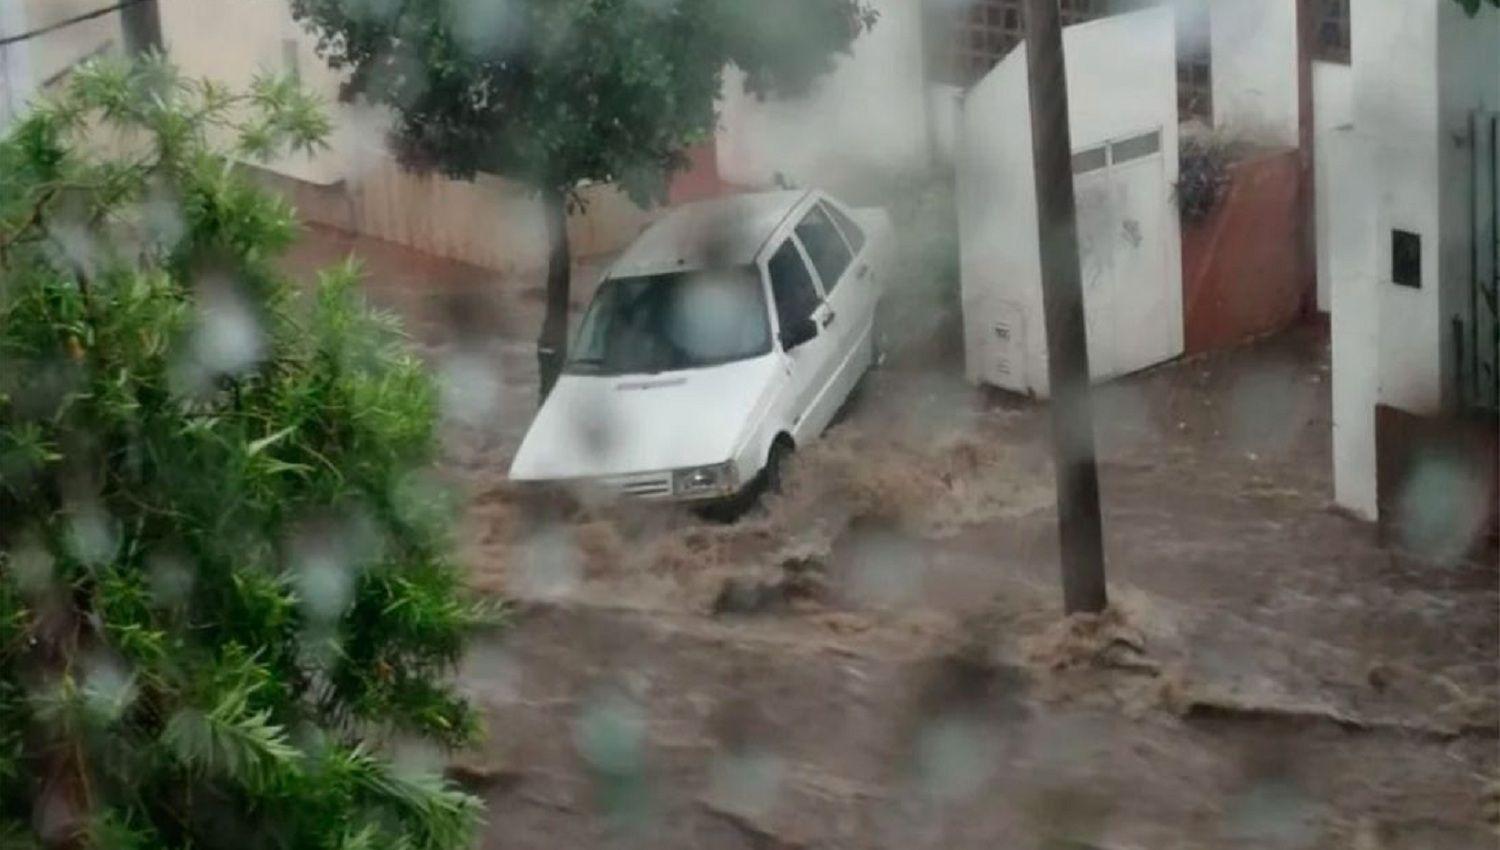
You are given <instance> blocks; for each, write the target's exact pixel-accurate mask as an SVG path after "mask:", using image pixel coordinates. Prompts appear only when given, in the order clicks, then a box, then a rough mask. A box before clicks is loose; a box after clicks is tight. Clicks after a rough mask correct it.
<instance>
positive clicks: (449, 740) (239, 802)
mask: <svg viewBox="0 0 1500 850" xmlns="http://www.w3.org/2000/svg"><path fill="white" fill-rule="evenodd" d="M327 129H328V127H327V124H326V121H325V119H324V118H323V117H322V115H321V112H320V110H319V108H318V106H317V104H315V103H314V102H312V101H311V100H310V99H309V98H308V97H307V96H306V95H304V94H303V93H302V92H300V91H299V90H298V89H297V87H296V86H295V84H294V83H292V82H291V81H289V80H282V79H270V78H266V79H261V80H258V81H257V82H256V83H255V84H254V85H253V86H252V87H251V88H250V90H249V91H248V92H244V93H235V92H230V91H228V90H226V89H224V88H222V87H219V86H217V85H214V84H212V83H207V82H196V81H190V80H186V79H182V78H180V77H179V76H178V75H177V73H176V72H175V70H174V69H173V68H172V67H171V66H170V65H168V64H167V63H166V62H164V61H161V60H152V61H147V62H145V63H143V64H140V65H137V66H133V67H132V66H124V65H115V64H101V63H96V64H92V65H89V66H86V67H85V68H83V69H82V70H80V71H78V72H77V73H76V74H75V75H74V76H73V77H72V78H71V79H70V81H69V82H68V84H67V87H66V90H65V91H64V92H63V93H62V94H61V95H60V96H59V97H57V98H56V99H55V100H53V101H50V102H47V103H43V104H40V105H38V106H37V107H36V108H35V109H34V110H33V111H32V112H30V113H29V114H28V115H27V116H26V117H24V118H23V119H22V120H21V121H20V122H19V123H18V124H17V125H16V126H14V127H13V128H12V130H11V131H10V133H9V134H8V135H7V136H6V137H4V138H3V140H0V845H3V846H6V847H11V846H17V847H27V846H65V847H80V846H83V847H101V848H102V847H109V848H128V847H152V848H158V847H181V848H188V847H194V848H214V847H225V848H230V847H233V848H259V847H266V848H271V847H277V848H280V847H299V848H300V847H309V848H336V847H342V848H354V847H371V848H375V847H379V848H390V847H410V848H443V850H447V848H458V847H464V846H467V844H468V841H469V838H470V835H471V833H472V830H473V827H474V825H475V821H476V816H477V803H476V801H475V800H474V799H472V798H471V797H469V796H467V795H465V794H463V793H461V792H459V791H457V790H454V789H452V788H450V787H447V786H446V785H445V784H444V783H443V782H442V781H441V780H440V779H438V778H435V777H433V776H424V775H414V774H409V773H408V772H406V771H403V770H400V769H397V768H396V767H395V766H393V765H392V764H391V763H390V762H389V761H388V760H387V759H386V758H385V757H384V756H382V755H380V753H381V752H382V747H383V744H384V742H386V741H388V740H391V739H393V738H396V737H400V738H402V739H408V738H409V739H417V740H420V739H427V740H431V741H435V742H437V743H439V744H445V745H457V744H461V743H463V742H465V741H468V740H470V739H471V738H472V737H473V736H474V735H475V733H476V730H477V720H476V717H475V715H474V713H473V711H472V710H471V709H470V708H469V707H468V706H467V705H466V704H465V702H464V701H463V700H462V699H461V698H460V697H459V696H458V695H457V694H456V693H455V692H454V691H453V690H452V689H451V687H450V686H449V685H448V684H447V683H446V679H447V676H448V674H449V673H450V672H451V670H452V668H453V666H454V664H455V663H456V662H457V660H458V659H459V656H460V652H461V650H462V646H463V637H464V635H465V634H466V633H467V632H468V631H469V630H470V629H472V628H473V627H475V626H476V625H478V624H480V623H481V622H484V621H486V620H487V619H489V617H490V615H489V614H488V613H487V612H486V611H485V610H484V609H481V608H480V607H478V606H476V605H475V604H473V603H470V602H467V601H465V600H464V597H463V593H462V589H461V587H460V576H459V573H458V571H457V569H456V567H455V566H454V565H453V563H452V562H451V561H450V554H449V553H450V550H451V543H450V538H449V527H448V520H447V517H446V514H445V513H444V512H443V511H441V510H438V511H434V510H433V504H434V503H433V499H434V498H435V496H434V495H433V491H432V488H431V486H430V485H429V483H428V481H427V478H426V475H427V472H426V470H427V469H428V468H429V466H430V464H431V462H432V459H433V453H434V449H435V446H434V417H435V410H434V408H435V393H434V389H433V386H432V384H431V383H430V381H429V380H428V377H427V376H426V374H425V373H424V371H423V369H422V367H421V365H420V364H419V362H418V361H417V360H416V359H415V358H414V357H413V356H412V355H411V354H410V353H409V352H408V351H407V348H406V346H405V345H404V342H403V339H402V337H401V336H400V334H399V331H398V328H397V327H396V324H395V322H394V321H393V320H392V319H391V318H390V317H388V316H384V315H381V314H378V313H375V312H372V311H371V310H370V309H368V308H367V307H365V306H364V305H363V304H362V303H361V302H360V301H359V300H358V298H357V297H356V294H355V291H354V285H355V282H356V279H357V275H358V271H357V269H356V268H355V267H354V266H353V265H352V263H351V264H345V265H343V266H341V267H339V268H336V269H333V270H331V271H329V272H327V273H325V274H324V275H322V277H321V278H320V279H319V280H318V281H316V282H315V283H314V284H313V285H312V286H310V287H298V286H296V285H294V284H293V282H292V281H290V280H288V279H287V278H286V277H285V276H284V275H283V274H282V273H281V272H280V271H279V270H278V266H277V265H276V261H277V258H278V255H279V254H280V253H281V252H282V250H283V249H285V248H286V247H287V246H288V245H289V244H290V243H291V242H292V240H293V239H294V238H295V233H296V224H295V221H294V218H293V213H292V210H291V209H290V208H289V207H288V206H287V205H286V204H285V203H284V202H282V201H280V200H279V199H276V198H274V197H271V196H269V195H267V194H265V193H263V192H261V191H258V190H257V189H256V188H255V187H254V186H253V185H252V184H251V183H250V182H248V180H247V179H246V177H245V176H244V174H243V173H242V171H241V169H240V168H239V167H238V166H237V165H236V161H237V159H239V158H249V157H263V156H271V155H275V154H278V153H280V152H283V151H286V150H288V149H298V150H312V149H315V148H316V147H317V146H318V145H319V144H320V142H321V139H322V137H323V135H324V134H325V133H326V132H327Z"/></svg>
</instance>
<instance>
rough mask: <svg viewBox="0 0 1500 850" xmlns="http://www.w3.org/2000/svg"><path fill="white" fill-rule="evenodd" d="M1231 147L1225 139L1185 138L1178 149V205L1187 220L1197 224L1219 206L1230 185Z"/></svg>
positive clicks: (1184, 220)
mask: <svg viewBox="0 0 1500 850" xmlns="http://www.w3.org/2000/svg"><path fill="white" fill-rule="evenodd" d="M1230 161H1231V157H1230V152H1229V148H1228V146H1227V145H1225V144H1224V143H1222V142H1219V141H1215V140H1205V139H1198V138H1184V139H1183V141H1182V145H1181V147H1180V149H1179V153H1178V177H1177V185H1176V195H1177V209H1178V212H1179V213H1180V214H1181V215H1182V221H1183V223H1185V224H1197V223H1198V222H1201V221H1203V220H1204V219H1206V218H1208V217H1209V215H1210V214H1212V213H1213V211H1214V210H1215V209H1217V208H1218V206H1219V201H1220V200H1222V199H1223V197H1224V194H1225V193H1226V192H1227V191H1228V189H1229V163H1230Z"/></svg>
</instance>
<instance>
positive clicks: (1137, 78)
mask: <svg viewBox="0 0 1500 850" xmlns="http://www.w3.org/2000/svg"><path fill="white" fill-rule="evenodd" d="M1063 51H1064V55H1065V58H1066V65H1067V76H1068V98H1069V102H1068V107H1069V110H1068V111H1069V119H1070V123H1071V125H1072V135H1073V150H1074V154H1073V172H1074V187H1075V193H1076V196H1077V200H1078V242H1079V255H1080V257H1079V259H1080V264H1081V270H1082V274H1083V288H1084V312H1085V315H1086V318H1087V321H1088V343H1089V364H1090V368H1091V370H1092V372H1093V376H1094V378H1095V379H1103V378H1109V377H1113V376H1116V375H1121V374H1126V373H1129V372H1134V371H1137V370H1140V369H1144V368H1146V367H1148V366H1152V365H1154V364H1157V363H1160V362H1163V361H1165V360H1169V359H1171V358H1173V357H1176V356H1178V355H1179V354H1181V353H1182V350H1183V322H1182V259H1181V255H1180V248H1181V236H1180V232H1179V222H1178V215H1177V206H1176V203H1175V202H1174V196H1173V186H1174V185H1175V184H1176V182H1177V168H1178V160H1177V133H1178V126H1177V83H1176V81H1177V72H1176V65H1177V62H1176V48H1175V41H1174V29H1173V18H1172V13H1171V10H1169V9H1166V8H1156V9H1148V10H1145V11H1141V12H1134V13H1130V14H1126V15H1116V16H1112V17H1109V18H1104V19H1101V20H1096V21H1090V22H1088V23H1083V24H1076V25H1074V26H1070V27H1067V28H1066V29H1065V30H1064V31H1063ZM1035 180H1036V178H1035V173H1034V167H1033V153H1032V139H1031V110H1030V105H1029V102H1028V89H1027V69H1026V45H1024V44H1022V45H1021V46H1020V47H1017V48H1016V49H1015V50H1014V51H1013V52H1012V53H1011V54H1010V56H1008V57H1006V59H1005V60H1004V61H1002V62H1001V63H1000V66H999V67H998V68H996V69H995V70H994V71H993V72H992V73H991V74H990V75H989V76H987V77H985V78H984V80H983V81H981V82H980V83H979V85H977V86H975V87H974V89H973V90H972V91H971V92H970V93H969V96H968V99H967V102H966V106H965V114H964V123H963V133H962V137H961V142H960V145H959V165H958V206H959V229H960V241H961V244H962V262H961V267H962V279H963V286H962V289H963V313H964V339H965V354H966V357H965V361H966V364H967V365H966V369H967V372H968V376H969V378H970V380H972V381H974V382H976V383H986V384H990V385H993V386H998V387H1001V388H1004V389H1008V390H1012V391H1014V392H1020V393H1026V394H1034V395H1040V396H1046V395H1047V394H1048V389H1049V388H1048V384H1047V340H1046V327H1045V322H1044V321H1043V313H1042V280H1041V278H1042V269H1041V255H1040V248H1039V245H1038V230H1037V228H1038V225H1037V209H1036V183H1035Z"/></svg>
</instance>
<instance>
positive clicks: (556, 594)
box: [507, 525, 583, 599]
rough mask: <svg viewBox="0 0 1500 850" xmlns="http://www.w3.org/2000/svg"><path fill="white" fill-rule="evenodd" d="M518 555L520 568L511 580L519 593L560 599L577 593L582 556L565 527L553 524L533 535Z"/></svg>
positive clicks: (537, 597) (517, 562)
mask: <svg viewBox="0 0 1500 850" xmlns="http://www.w3.org/2000/svg"><path fill="white" fill-rule="evenodd" d="M517 555H518V557H517V559H516V564H515V565H516V570H515V571H514V572H513V573H512V574H511V575H510V576H509V577H508V578H509V580H508V581H507V585H508V587H509V588H510V590H511V592H513V593H515V594H516V595H517V596H520V597H523V598H534V599H558V598H562V597H565V596H568V595H570V594H572V593H574V592H575V591H576V590H577V589H578V587H579V585H580V584H581V583H582V581H583V560H582V555H581V553H580V552H579V551H578V545H577V542H576V541H575V540H574V538H573V533H572V532H571V531H570V530H569V529H568V528H566V527H564V526H561V525H553V526H549V527H547V528H544V529H543V530H542V531H540V532H538V533H536V534H534V535H532V536H531V537H530V538H528V539H527V540H526V541H525V542H524V543H523V544H522V546H521V547H520V549H519V551H518V553H517Z"/></svg>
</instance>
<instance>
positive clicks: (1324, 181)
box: [1312, 62, 1354, 313]
mask: <svg viewBox="0 0 1500 850" xmlns="http://www.w3.org/2000/svg"><path fill="white" fill-rule="evenodd" d="M1312 71H1313V133H1314V142H1313V151H1314V163H1313V175H1314V180H1313V183H1314V196H1315V203H1314V206H1315V207H1316V211H1315V217H1316V227H1317V239H1318V245H1319V246H1324V245H1328V244H1329V240H1330V239H1331V237H1332V234H1331V232H1330V231H1331V228H1332V216H1333V210H1332V206H1333V202H1334V198H1333V191H1334V189H1333V186H1334V183H1333V179H1332V173H1333V169H1334V167H1335V154H1334V153H1333V148H1335V147H1338V146H1339V145H1340V144H1341V140H1340V137H1339V135H1338V134H1339V133H1340V131H1342V130H1345V129H1348V128H1350V127H1353V126H1354V71H1353V69H1352V68H1350V66H1348V65H1343V64H1340V63H1337V62H1314V63H1313V67H1312ZM1332 293H1333V270H1332V268H1330V254H1329V252H1328V251H1326V250H1322V249H1321V248H1320V249H1319V251H1318V309H1319V310H1321V311H1323V312H1325V313H1326V312H1328V310H1329V307H1330V305H1331V304H1332V297H1333V296H1332Z"/></svg>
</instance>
